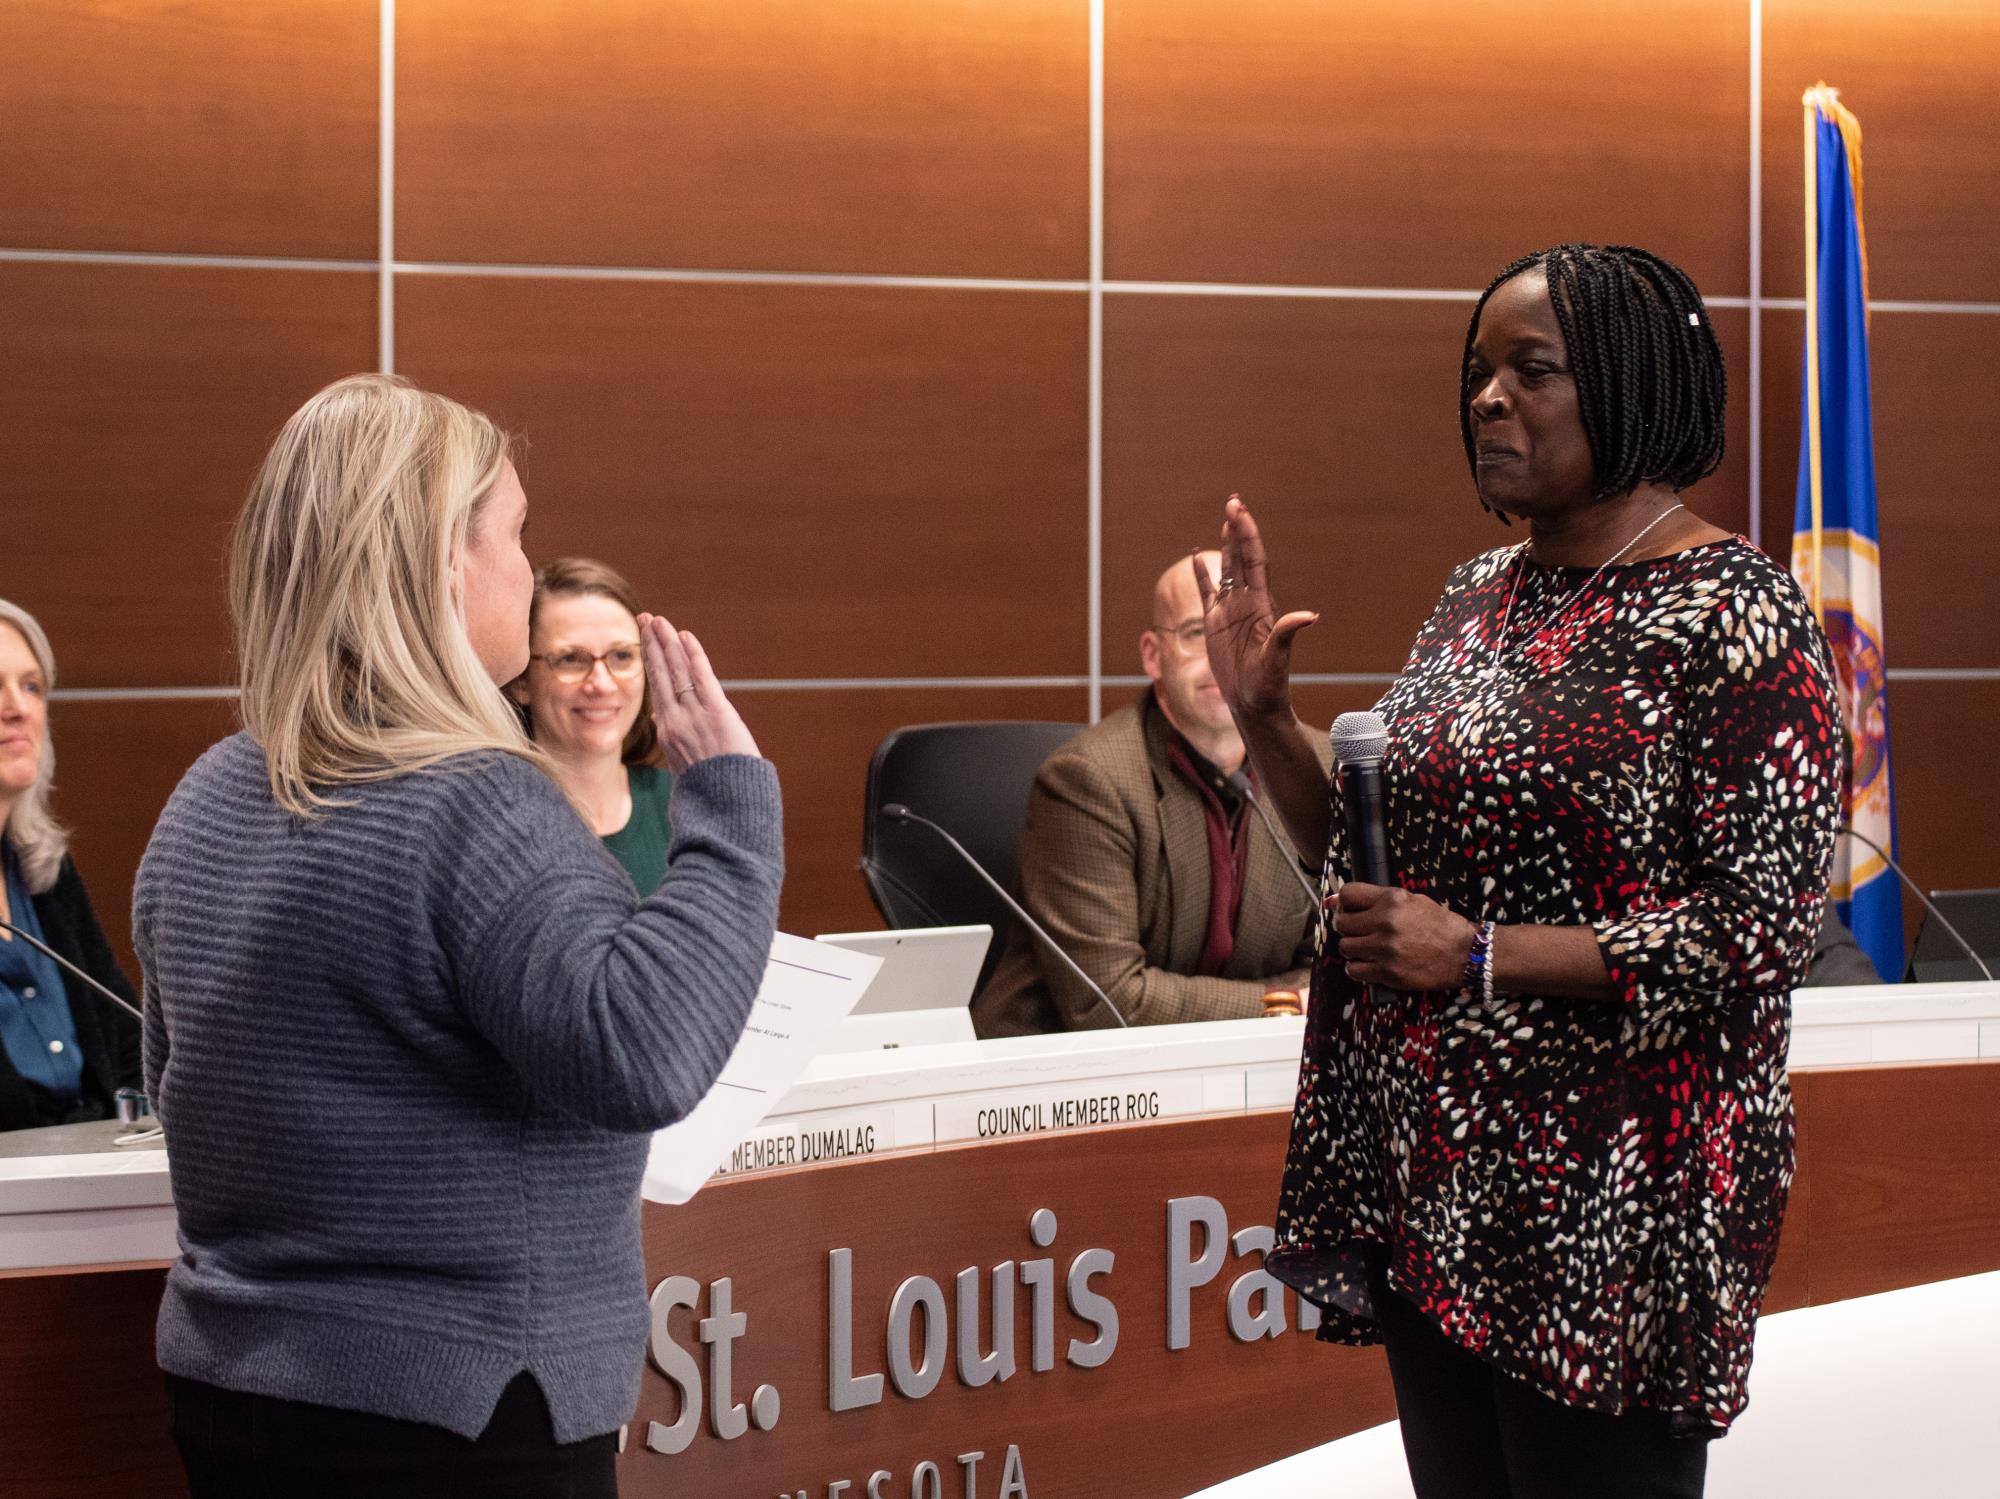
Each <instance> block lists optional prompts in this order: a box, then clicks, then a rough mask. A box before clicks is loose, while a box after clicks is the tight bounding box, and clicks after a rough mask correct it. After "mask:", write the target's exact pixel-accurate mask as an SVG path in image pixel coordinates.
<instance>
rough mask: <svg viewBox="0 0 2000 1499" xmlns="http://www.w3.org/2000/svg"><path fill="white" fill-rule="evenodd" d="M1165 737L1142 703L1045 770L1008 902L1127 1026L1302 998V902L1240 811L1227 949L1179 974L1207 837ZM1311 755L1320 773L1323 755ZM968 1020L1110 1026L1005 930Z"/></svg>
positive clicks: (1024, 1027) (1025, 1031) (1306, 934)
mask: <svg viewBox="0 0 2000 1499" xmlns="http://www.w3.org/2000/svg"><path fill="white" fill-rule="evenodd" d="M1169 732H1170V730H1169V728H1168V725H1167V721H1166V718H1165V716H1164V715H1163V714H1162V713H1161V712H1160V710H1159V708H1158V707H1157V706H1156V705H1155V703H1154V701H1153V695H1152V693H1151V691H1150V690H1149V691H1148V692H1147V694H1146V696H1145V697H1144V698H1143V699H1141V700H1140V701H1139V702H1138V703H1135V704H1134V705H1132V706H1131V707H1129V708H1121V709H1119V710H1118V711H1117V712H1116V713H1113V714H1112V715H1111V716H1110V717H1108V718H1106V719H1105V720H1104V721H1103V722H1102V723H1099V724H1097V725H1095V726H1094V727H1092V728H1089V729H1086V730H1084V731H1083V733H1081V734H1079V735H1077V737H1076V738H1075V739H1073V740H1071V741H1070V742H1069V743H1068V744H1067V745H1065V746H1064V747H1063V748H1062V749H1060V750H1057V751H1056V753H1055V754H1054V755H1052V756H1050V757H1049V761H1048V763H1047V764H1046V765H1044V766H1043V767H1042V769H1041V773H1040V775H1038V776H1037V777H1036V778H1035V787H1034V790H1033V792H1031V793H1030V795H1029V797H1028V822H1027V828H1026V830H1025V831H1024V832H1023V834H1022V838H1021V903H1022V904H1023V905H1024V906H1026V907H1027V908H1028V910H1029V911H1030V912H1032V913H1033V914H1034V916H1035V919H1036V920H1038V921H1040V922H1041V923H1042V925H1044V926H1045V927H1047V928H1048V929H1049V933H1050V935H1051V936H1053V937H1054V938H1055V939H1056V940H1057V941H1058V942H1060V943H1061V944H1062V945H1063V950H1064V951H1065V952H1067V953H1068V954H1069V955H1070V957H1071V958H1073V959H1075V961H1076V963H1077V966H1078V967H1080V968H1082V969H1083V971H1084V972H1085V973H1087V974H1089V975H1090V976H1091V977H1092V978H1093V979H1095V980H1096V981H1097V982H1098V983H1099V984H1100V985H1102V986H1103V988H1104V991H1105V992H1106V993H1107V994H1109V995H1110V996H1111V999H1112V1002H1113V1003H1114V1004H1116V1005H1117V1006H1118V1008H1119V1009H1120V1010H1122V1011H1123V1012H1124V1014H1125V1018H1126V1019H1127V1020H1129V1021H1130V1022H1131V1023H1132V1024H1134V1025H1161V1024H1167V1023H1170V1022H1173V1021H1181V1020H1235V1019H1240V1018H1243V1017H1245V1016H1254V1015H1261V1014H1262V1013H1263V1004H1262V1000H1263V996H1264V992H1265V990H1267V989H1271V988H1282V989H1292V988H1296V989H1301V990H1303V989H1304V987H1305V981H1306V967H1307V965H1308V964H1309V963H1310V962H1311V961H1312V939H1313V926H1312V917H1313V911H1312V907H1311V903H1310V902H1308V901H1307V899H1306V894H1305V892H1304V891H1303V890H1301V889H1300V888H1299V883H1298V881H1297V880H1295V879H1293V878H1292V877H1291V875H1290V874H1288V873H1287V872H1286V870H1285V863H1286V858H1287V856H1286V855H1284V854H1282V853H1280V852H1279V851H1278V848H1277V846H1276V845H1275V844H1274V843H1273V842H1272V840H1271V838H1270V836H1269V834H1268V832H1267V831H1266V829H1265V828H1264V827H1263V826H1262V825H1261V823H1258V822H1257V814H1256V812H1255V811H1254V810H1250V809H1246V810H1245V812H1244V815H1245V816H1246V817H1248V818H1250V819H1251V823H1252V825H1251V827H1250V829H1249V836H1250V851H1249V858H1248V864H1247V869H1246V873H1245V880H1244V892H1243V908H1242V913H1241V914H1240V915H1239V917H1238V918H1237V924H1236V951H1235V953H1234V955H1233V956H1232V957H1231V958H1230V960H1229V965H1228V969H1227V971H1226V972H1225V973H1224V974H1223V975H1222V976H1220V977H1216V978H1200V977H1196V976H1194V975H1193V972H1192V970H1193V968H1194V966H1195V964H1196V963H1197V962H1199V961H1200V959H1201V950H1202V946H1203V943H1204V942H1205V940H1206V938H1207V935H1208V894H1209V878H1208V831H1207V827H1206V825H1205V823H1204V821H1203V818H1202V804H1201V797H1200V795H1199V794H1198V793H1197V792H1196V791H1195V789H1194V788H1193V787H1192V786H1190V785H1188V783H1187V782H1186V781H1185V780H1183V779H1182V778H1181V777H1180V775H1178V774H1177V773H1176V772H1175V770H1174V768H1173V766H1172V765H1170V764H1169V763H1168V761H1167V735H1168V733H1169ZM1320 756H1321V759H1322V760H1323V761H1324V762H1325V763H1326V764H1327V765H1328V766H1329V767H1331V765H1332V750H1331V749H1330V747H1328V746H1327V745H1326V744H1324V743H1322V744H1321V745H1320ZM1315 852H1316V851H1315ZM972 1019H973V1024H974V1026H975V1027H976V1028H977V1029H978V1031H979V1034H980V1035H981V1036H1020V1035H1032V1034H1035V1033H1037V1032H1042V1031H1057V1030H1085V1029H1091V1028H1095V1027H1100V1026H1108V1025H1115V1024H1116V1023H1117V1022H1116V1021H1114V1020H1113V1019H1112V1018H1111V1016H1109V1015H1108V1014H1106V1013H1105V1011H1104V1007H1103V1006H1102V1005H1101V1004H1099V1003H1098V1002H1097V1000H1096V999H1095V998H1094V997H1093V996H1092V995H1091V993H1090V991H1089V990H1088V989H1086V988H1084V986H1083V985H1082V984H1080V983H1079V982H1077V979H1076V976H1075V975H1074V974H1072V973H1071V972H1070V971H1069V970H1068V969H1067V968H1066V967H1064V966H1063V964H1062V962H1061V961H1060V960H1059V959H1057V958H1056V957H1055V956H1053V955H1052V954H1050V953H1049V952H1048V951H1047V949H1045V948H1043V947H1042V945H1041V944H1040V943H1039V942H1037V941H1036V940H1035V939H1034V938H1033V937H1032V936H1030V935H1029V934H1028V932H1027V931H1026V929H1025V928H1022V927H1020V926H1018V925H1017V926H1016V928H1015V930H1014V933H1013V935H1012V937H1011V938H1010V939H1009V941H1008V945H1007V951H1006V954H1005V956H1003V957H1002V958H1001V960H1000V965H999V966H998V967H997V968H995V969H994V970H993V977H992V978H991V979H989V980H988V981H987V984H986V987H985V988H984V989H982V990H981V991H980V992H979V995H978V997H977V998H976V999H974V1000H973V1003H972Z"/></svg>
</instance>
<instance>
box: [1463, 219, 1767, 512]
mask: <svg viewBox="0 0 2000 1499" xmlns="http://www.w3.org/2000/svg"><path fill="white" fill-rule="evenodd" d="M1528 271H1540V272H1541V273H1542V274H1543V275H1544V276H1545V277H1546V278H1547V279H1548V283H1549V300H1550V301H1551V302H1553V303H1554V304H1555V310H1556V322H1557V323H1558V324H1559V325H1560V326H1561V328H1562V335H1563V342H1564V343H1565V344H1567V345H1568V347H1569V363H1570V373H1571V377H1572V378H1573V379H1574V380H1575V382H1576V404H1577V409H1578V411H1579V412H1580V413H1581V414H1582V417H1583V435H1584V438H1585V440H1586V441H1587V442H1588V443H1589V444H1590V457H1591V463H1592V465H1593V466H1594V467H1595V469H1596V471H1597V489H1596V498H1598V499H1600V500H1602V499H1609V498H1610V497H1611V496H1613V495H1621V494H1628V493H1630V492H1631V491H1632V490H1633V489H1635V488H1636V487H1637V486H1639V485H1641V484H1665V485H1667V486H1668V487H1669V488H1671V489H1674V490H1676V491H1678V490H1682V489H1686V488H1687V487H1688V486H1689V485H1691V484H1693V483H1695V482H1696V481H1698V480H1701V479H1705V478H1707V477H1708V476H1709V475H1710V474H1712V473H1714V472H1715V470H1716V468H1717V466H1718V465H1720V464H1721V462H1722V413H1723V402H1724V398H1725V396H1726V394H1727V389H1728V383H1727V379H1726V377H1725V375H1724V373H1723V368H1722V349H1721V347H1720V346H1719V345H1718V344H1717V343H1716V341H1715V331H1714V329H1713V328H1712V327H1711V326H1710V324H1709V319H1708V308H1707V306H1706V305H1705V304H1704V303H1703V302H1702V300H1701V293H1700V292H1699V291H1698V290H1696V289H1695V284H1694V282H1693V281H1691V280H1690V279H1689V278H1688V274H1687V272H1686V271H1683V270H1682V269H1681V268H1680V267H1679V266H1677V265H1675V264H1673V262H1671V261H1668V260H1662V259H1661V258H1660V257H1659V256H1657V255H1654V254H1651V253H1649V252H1648V251H1645V250H1639V249H1635V248H1633V247H1632V246H1631V245H1557V246H1555V247H1554V248H1553V249H1549V250H1538V251H1536V252H1535V253H1534V254H1533V255H1524V256H1522V257H1521V258H1520V259H1519V260H1517V261H1515V262H1514V263H1513V264H1512V265H1510V266H1508V267H1507V268H1506V269H1505V270H1503V271H1502V272H1501V273H1500V274H1499V275H1497V276H1495V277H1494V278H1493V281H1492V284H1491V285H1489V286H1488V287H1487V288H1486V290H1485V291H1484V292H1482V293H1481V294H1480V297H1479V302H1478V304H1477V305H1476V306H1475V307H1474V308H1473V309H1472V322H1471V323H1470V324H1469V325H1468V326H1467V328H1466V330H1465V358H1464V360H1463V362H1461V364H1460V366H1459V381H1458V429H1459V435H1460V436H1461V437H1462V438H1463V439H1464V440H1465V461H1466V464H1467V465H1468V466H1469V467H1470V468H1471V469H1472V471H1473V478H1474V482H1475V483H1476V482H1477V479H1478V472H1479V461H1478V453H1477V441H1478V439H1477V437H1476V435H1475V433H1474V431H1473V418H1472V385H1471V382H1470V381H1469V380H1468V379H1467V378H1466V376H1465V370H1466V369H1467V368H1468V367H1469V366H1470V364H1471V362H1472V341H1473V339H1474V337H1475V336H1476V335H1477V334H1478V332H1479V319H1480V317H1481V315H1482V314H1483V313H1484V312H1485V311H1486V303H1487V300H1488V299H1489V298H1490V297H1491V296H1492V295H1493V293H1494V292H1495V291H1496V290H1497V289H1498V288H1499V287H1501V286H1502V285H1504V284H1505V283H1507V282H1509V281H1511V280H1513V279H1514V278H1515V277H1516V276H1519V275H1522V274H1524V273H1526V272H1528ZM1503 519H1504V517H1503Z"/></svg>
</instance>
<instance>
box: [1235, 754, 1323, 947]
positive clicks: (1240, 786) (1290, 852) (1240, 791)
mask: <svg viewBox="0 0 2000 1499" xmlns="http://www.w3.org/2000/svg"><path fill="white" fill-rule="evenodd" d="M1223 779H1224V780H1225V781H1226V782H1228V784H1229V789H1230V790H1232V791H1234V792H1235V793H1236V794H1237V795H1238V796H1240V797H1242V798H1243V800H1245V801H1246V802H1248V803H1249V804H1250V805H1251V806H1253V807H1255V808H1256V809H1257V818H1258V820H1259V821H1260V822H1262V823H1263V824H1264V831H1265V832H1267V833H1269V834H1270V835H1271V841H1272V842H1273V843H1275V844H1276V845H1277V846H1278V852H1279V853H1281V854H1283V855H1284V858H1285V867H1286V868H1287V869H1289V870H1291V872H1292V878H1293V879H1295V880H1297V881H1298V882H1299V888H1300V889H1301V890H1303V891H1305V893H1306V904H1307V905H1309V906H1311V907H1312V909H1313V911H1314V912H1315V913H1317V919H1320V920H1324V919H1325V915H1326V913H1325V912H1324V911H1322V910H1321V909H1320V903H1319V887H1318V886H1317V885H1315V884H1313V882H1312V881H1311V880H1309V879H1307V878H1306V872H1305V869H1304V867H1303V866H1304V864H1305V861H1304V860H1303V859H1301V858H1300V857H1299V854H1298V850H1297V849H1295V848H1293V847H1292V840H1291V839H1290V838H1288V837H1286V836H1285V832H1284V830H1283V829H1282V828H1280V827H1279V826H1278V824H1277V823H1276V822H1275V821H1274V820H1273V819H1272V817H1271V814H1270V812H1269V811H1268V810H1267V809H1266V808H1265V806H1264V799H1263V798H1262V797H1261V796H1259V795H1257V792H1256V790H1255V788H1254V787H1252V786H1251V784H1250V777H1248V776H1246V775H1245V774H1244V773H1243V772H1242V771H1240V770H1238V771H1232V772H1231V773H1230V774H1229V775H1227V776H1225V777H1223Z"/></svg>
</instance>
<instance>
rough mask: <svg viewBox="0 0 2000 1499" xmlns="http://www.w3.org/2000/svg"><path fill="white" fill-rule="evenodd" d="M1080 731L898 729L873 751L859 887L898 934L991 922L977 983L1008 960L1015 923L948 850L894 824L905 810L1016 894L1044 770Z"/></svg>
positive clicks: (1054, 727) (1001, 725)
mask: <svg viewBox="0 0 2000 1499" xmlns="http://www.w3.org/2000/svg"><path fill="white" fill-rule="evenodd" d="M1082 728H1083V725H1082V724H1075V723H1017V722H993V723H932V724H918V725H915V726H913V727H910V728H907V729H898V730H896V732H895V733H893V734H891V735H890V736H889V737H888V738H887V739H884V740H883V741H882V742H881V743H880V744H878V745H876V746H875V754H874V757H873V758H872V759H871V760H870V761H869V762H868V788H867V793H866V797H865V800H864V804H863V807H862V826H861V877H862V878H863V879H864V880H866V881H867V882H868V894H869V896H870V897H871V898H872V899H873V900H874V902H875V909H876V910H878V911H880V912H881V913H882V919H883V920H884V921H885V922H887V923H888V924H889V925H890V926H891V927H892V928H893V927H913V926H964V925H969V924H971V923H973V922H980V921H983V922H985V923H986V924H987V925H988V926H990V927H992V928H993V943H992V945H991V946H990V947H988V948H987V950H986V962H985V965H984V966H983V967H981V969H980V970H979V982H980V983H981V984H984V983H985V982H986V979H987V977H988V975H990V974H991V973H992V972H993V969H994V967H995V966H996V965H997V964H998V963H999V961H1000V954H1001V953H1002V952H1004V951H1005V950H1006V946H1007V936H1008V933H1009V932H1010V931H1012V929H1013V926H1014V916H1013V913H1012V912H1010V911H1009V910H1008V909H1007V907H1006V905H1005V904H1004V903H1002V901H1001V900H1000V898H999V897H998V896H996V895H994V893H993V892H992V891H991V890H989V889H987V887H986V885H985V882H984V881H982V880H981V879H980V878H979V876H978V875H976V874H974V873H973V872H972V871H971V870H969V869H967V868H966V867H965V863H964V861H963V860H962V859H960V858H959V857H958V855H957V854H955V853H953V852H952V850H951V847H950V845H948V844H947V843H945V842H944V840H943V839H941V838H939V837H938V836H937V834H935V833H933V832H931V831H930V829H928V828H924V827H919V826H916V825H914V824H911V823H897V822H891V821H889V820H888V819H886V818H884V817H882V816H881V815H880V814H881V811H882V808H884V807H885V806H889V805H891V804H892V803H896V802H901V803H902V804H903V805H904V806H906V807H908V808H909V809H910V810H911V811H912V812H914V813H916V814H917V815H918V816H920V817H928V818H929V819H930V820H931V821H933V822H935V823H937V824H938V825H939V826H941V827H944V828H947V829H949V830H950V832H951V835H952V836H953V837H954V838H956V839H958V841H959V842H960V843H963V844H964V845H965V847H966V849H967V851H968V852H970V853H971V855H972V856H973V858H975V859H977V860H978V861H979V862H980V863H981V864H982V865H984V866H985V868H986V871H987V873H989V874H991V875H992V876H993V878H994V879H996V880H998V881H999V882H1000V883H1001V884H1002V885H1004V886H1006V887H1007V889H1008V891H1009V892H1010V893H1018V891H1019V885H1020V858H1019V855H1020V846H1021V824H1022V822H1023V821H1024V820H1025V819H1026V817H1027V813H1028V791H1029V789H1030V788H1031V787H1032V786H1033V785H1034V783H1035V773H1036V772H1037V771H1038V770H1040V769H1041V768H1042V762H1043V761H1044V760H1046V759H1048V757H1049V756H1050V755H1052V754H1054V753H1055V752H1056V751H1057V750H1058V749H1060V748H1061V747H1062V746H1063V745H1065V744H1067V743H1068V742H1069V741H1070V740H1071V739H1072V738H1074V737H1075V736H1076V734H1077V733H1078V732H1079V731H1080V730H1081V729H1082Z"/></svg>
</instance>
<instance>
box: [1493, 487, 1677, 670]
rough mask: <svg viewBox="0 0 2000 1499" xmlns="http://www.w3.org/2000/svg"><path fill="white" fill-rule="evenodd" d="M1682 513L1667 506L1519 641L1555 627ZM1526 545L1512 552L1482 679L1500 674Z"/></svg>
mask: <svg viewBox="0 0 2000 1499" xmlns="http://www.w3.org/2000/svg"><path fill="white" fill-rule="evenodd" d="M1685 509H1687V506H1685V505H1683V504H1682V503H1681V502H1680V501H1679V500H1676V501H1674V503H1673V504H1671V505H1669V506H1667V508H1666V509H1664V510H1662V511H1661V512H1660V513H1659V514H1658V515H1656V516H1654V517H1653V518H1652V520H1651V521H1649V522H1648V523H1647V525H1646V527H1645V529H1644V530H1642V531H1640V532H1639V534H1638V535H1637V536H1634V537H1633V538H1632V539H1631V540H1630V541H1628V542H1626V543H1625V545H1623V546H1622V547H1620V548H1619V549H1618V550H1617V551H1615V552H1613V553H1612V554H1611V555H1610V556H1609V557H1607V558H1605V559H1604V562H1603V565H1602V566H1600V567H1599V568H1598V569H1597V571H1596V572H1594V573H1592V574H1591V575H1590V576H1589V577H1588V578H1585V579H1584V580H1583V587H1581V588H1579V589H1577V590H1576V591H1575V592H1574V593H1568V594H1565V595H1563V597H1562V598H1560V599H1558V600H1557V601H1556V606H1555V608H1553V609H1551V610H1550V611H1549V612H1548V614H1546V615H1545V616H1543V618H1542V621H1541V623H1540V624H1538V625H1536V626H1535V627H1534V628H1533V629H1531V630H1529V631H1528V632H1527V634H1526V635H1525V636H1524V637H1523V639H1526V640H1533V639H1534V638H1535V637H1536V636H1537V635H1540V634H1541V633H1542V632H1543V631H1545V630H1547V629H1549V628H1550V627H1551V626H1553V625H1555V624H1556V623H1557V622H1558V621H1559V620H1561V619H1562V618H1563V616H1564V615H1566V614H1568V613H1569V611H1570V610H1571V609H1572V608H1574V607H1575V606H1576V604H1577V601H1578V600H1580V599H1581V598H1582V597H1583V596H1584V595H1585V594H1587V593H1589V592H1590V589H1591V585H1592V584H1594V583H1595V582H1596V581H1597V580H1598V579H1599V578H1601V577H1603V576H1604V570H1605V568H1608V567H1610V566H1611V565H1612V564H1613V563H1615V562H1617V561H1618V560H1619V558H1621V557H1623V556H1624V555H1625V554H1626V553H1627V552H1629V551H1631V550H1632V548H1634V547H1635V546H1637V545H1638V544H1639V543H1640V542H1642V541H1644V540H1645V539H1646V538H1647V537H1648V536H1650V535H1651V534H1652V532H1653V528H1654V527H1656V526H1658V525H1659V523H1660V522H1661V521H1663V520H1665V519H1666V518H1667V517H1668V516H1670V515H1672V514H1673V513H1674V512H1675V511H1676V510H1685ZM1529 545H1530V544H1529V543H1528V542H1525V541H1524V542H1522V543H1521V544H1520V545H1519V546H1518V547H1516V548H1515V549H1514V564H1513V567H1514V576H1513V577H1512V579H1510V580H1509V582H1508V584H1507V610H1506V612H1505V613H1504V614H1502V615H1501V616H1500V633H1499V635H1497V636H1496V637H1495V638H1494V641H1493V659H1492V660H1491V661H1489V662H1487V664H1486V675H1487V676H1489V677H1490V676H1493V675H1494V674H1495V673H1497V672H1498V671H1499V670H1500V657H1501V654H1502V653H1503V652H1505V650H1506V649H1507V627H1508V626H1509V625H1511V624H1512V623H1513V622H1514V595H1515V593H1516V591H1517V590H1518V589H1519V588H1520V586H1521V559H1522V557H1524V556H1526V555H1527V551H1528V547H1529Z"/></svg>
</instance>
